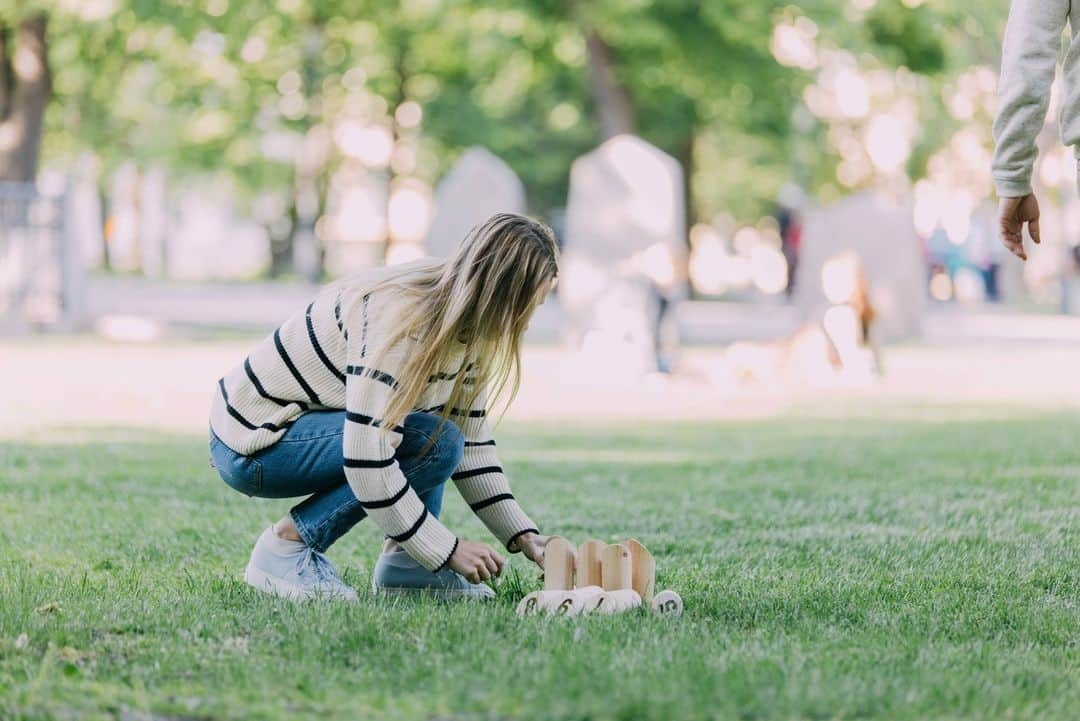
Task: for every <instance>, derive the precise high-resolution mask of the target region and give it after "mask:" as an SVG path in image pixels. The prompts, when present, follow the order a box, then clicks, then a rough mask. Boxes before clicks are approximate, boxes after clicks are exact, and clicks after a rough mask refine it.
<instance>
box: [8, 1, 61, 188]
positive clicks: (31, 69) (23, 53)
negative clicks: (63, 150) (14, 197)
mask: <svg viewBox="0 0 1080 721" xmlns="http://www.w3.org/2000/svg"><path fill="white" fill-rule="evenodd" d="M47 25H48V17H47V15H46V14H45V13H44V12H42V11H40V10H37V9H34V10H33V11H32V12H30V13H28V14H26V15H24V16H22V17H19V16H18V15H16V14H15V13H2V14H0V180H19V181H29V180H33V179H34V177H35V176H36V175H37V165H38V153H39V151H40V148H41V136H42V122H43V119H44V117H45V108H46V106H47V105H48V102H49V96H50V94H51V78H50V74H49V59H48V52H47V49H46V47H47V46H46V27H47ZM13 28H17V32H16V37H15V39H14V43H13V42H12V29H13Z"/></svg>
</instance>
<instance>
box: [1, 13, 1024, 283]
mask: <svg viewBox="0 0 1080 721" xmlns="http://www.w3.org/2000/svg"><path fill="white" fill-rule="evenodd" d="M909 5H916V6H915V7H909ZM991 5H993V7H991ZM859 7H862V8H863V9H862V10H859V9H857V8H855V6H854V5H853V4H852V3H851V2H850V0H806V1H805V2H801V3H799V4H798V6H795V5H791V4H790V3H788V2H780V0H763V1H761V2H731V1H730V0H702V1H700V2H699V1H698V0H651V1H647V0H534V2H530V3H519V2H515V1H512V0H489V1H487V2H480V0H454V1H450V0H402V2H397V3H389V2H384V1H381V0H355V1H353V2H345V1H344V0H318V1H316V0H245V1H244V2H240V1H239V0H159V1H155V2H151V1H150V0H52V1H51V2H46V1H45V0H40V1H39V2H36V3H30V2H16V0H0V21H2V22H0V29H3V30H4V32H2V33H0V44H2V45H3V46H4V48H5V49H6V50H8V52H6V53H4V54H3V57H9V56H10V47H9V46H10V45H16V46H17V45H19V44H20V43H21V40H19V41H18V42H15V41H13V35H14V33H13V31H14V29H15V28H18V27H20V23H22V22H23V21H24V20H26V19H28V18H31V17H40V18H42V20H41V22H42V25H41V32H40V34H39V37H40V38H41V40H40V41H39V44H38V47H40V48H41V49H42V52H41V55H40V57H41V59H42V62H41V67H42V68H44V69H46V71H47V70H48V68H50V67H51V68H52V71H53V94H54V96H55V102H52V103H51V104H49V106H48V109H47V112H46V125H45V139H44V148H43V151H44V153H45V155H46V157H56V156H70V155H74V154H76V153H79V152H82V151H91V152H93V153H95V154H96V155H98V156H99V157H100V158H101V160H102V164H101V167H102V172H103V174H106V175H107V174H108V173H110V172H111V171H112V170H113V169H114V168H115V167H117V166H118V165H119V164H120V163H122V162H125V161H132V160H133V161H135V162H136V163H137V164H139V165H140V166H142V167H148V166H151V165H158V166H162V167H165V168H167V169H169V171H170V172H171V173H172V174H174V175H184V174H188V173H191V174H205V173H207V172H208V171H209V172H214V173H219V174H221V175H224V176H226V177H228V178H229V179H231V181H232V182H233V184H234V185H235V187H236V189H237V190H238V192H239V193H240V195H241V197H242V198H244V199H246V200H247V201H249V202H250V203H251V204H252V207H253V209H254V210H255V215H256V216H257V217H258V218H260V220H261V221H262V222H265V223H266V225H267V227H268V228H269V230H270V233H271V237H272V238H273V248H274V268H275V270H276V271H280V272H284V271H285V270H287V269H288V267H289V266H290V263H291V259H292V257H293V254H294V250H293V245H294V241H295V240H296V238H297V237H298V234H300V235H301V236H303V237H304V238H305V239H307V240H312V239H316V238H317V237H318V235H317V234H315V233H314V230H315V227H314V224H315V221H316V219H317V218H318V217H319V216H320V215H322V213H323V212H324V211H325V210H326V199H327V194H328V189H329V188H330V187H331V185H332V180H333V178H334V177H335V173H337V172H339V171H340V170H341V169H342V168H343V167H348V166H349V165H350V164H352V163H353V162H354V159H352V158H350V157H349V156H348V154H347V153H344V152H343V150H342V148H341V147H340V143H339V142H338V140H337V135H336V133H337V131H338V130H339V129H340V123H341V122H342V120H344V119H353V120H355V121H356V123H359V124H362V125H364V126H365V127H369V126H370V127H380V128H386V129H389V130H390V131H391V133H392V144H393V147H394V148H395V150H396V149H401V150H402V152H394V153H393V155H392V157H391V158H390V159H389V160H388V161H387V162H386V163H385V165H384V166H382V167H384V169H383V170H379V172H382V173H385V174H386V175H387V176H388V179H389V182H390V184H391V185H394V184H395V183H396V182H397V180H398V179H406V178H412V177H416V178H421V179H423V180H425V181H427V182H434V181H436V180H437V179H438V177H439V176H440V175H441V174H442V173H443V172H444V171H445V170H446V169H447V168H448V167H449V166H450V165H451V164H452V163H453V161H454V160H455V159H456V157H457V156H458V154H459V153H460V152H461V151H463V150H464V149H465V148H467V147H469V146H471V145H483V146H485V147H487V148H489V149H490V150H492V151H493V152H495V153H496V154H497V155H499V156H501V157H503V158H504V159H505V160H506V161H507V162H508V163H509V164H510V166H511V167H512V168H514V170H515V171H516V172H517V173H518V174H519V175H520V176H521V177H522V179H523V181H524V182H525V185H526V187H527V189H528V191H529V196H530V204H531V205H532V207H533V208H534V210H535V211H537V212H540V213H545V212H547V211H548V210H549V209H551V208H557V207H559V206H561V205H562V204H563V203H564V202H565V198H566V190H567V188H566V184H567V180H568V172H569V168H570V164H571V163H572V161H573V160H574V158H576V157H577V156H578V155H580V154H582V153H584V152H586V151H588V150H590V149H591V148H592V147H594V146H595V145H596V144H597V143H599V142H601V141H602V140H603V139H605V138H607V137H610V136H611V135H613V134H617V133H619V132H626V131H633V132H636V133H638V134H639V135H641V136H642V137H644V138H645V139H646V140H648V141H650V142H652V143H654V144H655V145H657V146H659V147H660V148H662V149H664V150H666V151H667V152H669V153H671V154H672V155H674V156H675V157H677V158H678V159H679V160H680V161H681V162H682V164H683V167H684V170H685V172H686V174H687V181H688V183H687V185H688V189H689V193H688V196H689V197H688V200H690V201H691V202H692V212H691V214H690V219H691V221H693V220H695V219H708V218H711V217H712V216H713V215H714V214H716V213H718V212H731V213H732V214H734V215H736V216H737V217H738V218H740V219H742V220H753V219H755V218H756V217H758V216H759V215H761V214H762V213H764V212H767V211H768V210H769V209H770V207H771V205H772V203H773V201H774V199H775V197H776V194H777V191H778V190H779V188H780V187H781V186H782V185H783V184H784V183H785V182H788V181H789V180H791V179H793V178H795V179H797V180H799V181H801V182H802V183H803V184H804V185H805V186H806V187H807V188H808V190H810V191H811V192H812V193H819V194H821V195H822V196H823V197H829V196H830V195H834V194H836V193H840V192H844V189H843V188H841V187H840V186H839V185H838V184H837V180H836V171H837V164H838V162H839V159H838V154H837V152H836V151H835V149H834V148H833V147H832V145H831V142H830V140H829V132H830V129H831V128H832V127H833V124H832V122H831V121H828V120H825V119H821V118H816V117H814V116H813V115H812V114H810V113H809V112H808V110H807V109H806V107H805V103H804V91H805V89H806V88H807V87H808V86H809V85H811V84H812V83H814V82H815V81H816V80H818V68H817V67H793V66H790V65H783V64H781V63H779V62H777V60H776V58H775V57H774V56H773V48H772V47H771V42H772V39H773V33H774V30H775V28H776V26H777V25H778V24H779V23H781V22H788V21H793V20H794V19H796V18H798V17H805V18H809V19H810V20H812V24H813V27H814V32H815V33H816V35H815V37H814V38H813V42H814V43H816V45H817V46H818V47H819V48H830V47H831V48H837V49H841V48H842V49H844V50H846V51H847V52H848V53H849V54H850V56H851V57H852V58H853V60H854V61H856V62H858V63H860V64H863V65H867V66H868V67H884V68H896V67H900V66H904V67H907V68H908V69H909V70H910V71H911V73H912V74H913V75H914V78H915V79H914V81H913V82H914V85H915V86H917V87H918V88H919V91H918V92H919V97H918V101H919V104H920V108H919V112H920V120H921V121H923V120H924V121H925V122H920V127H919V134H918V135H917V136H916V137H915V138H914V149H913V152H912V160H911V161H910V163H909V169H910V170H911V171H912V172H916V173H918V172H921V169H922V166H923V165H924V164H925V162H926V160H927V158H929V157H932V156H933V154H934V152H936V150H937V149H938V148H939V147H941V145H942V144H943V143H945V142H947V140H948V138H949V137H951V135H952V134H953V133H954V132H955V131H956V129H957V128H958V127H959V126H960V125H961V124H962V123H963V122H970V120H969V121H963V120H961V119H957V118H954V117H952V115H950V113H949V112H948V111H947V109H946V108H944V105H943V102H942V93H943V92H944V91H945V89H946V88H948V87H950V84H951V83H953V82H954V81H955V80H956V78H957V77H959V76H960V75H961V74H963V73H964V72H965V71H967V70H968V69H969V68H970V67H971V65H972V64H973V63H982V64H989V65H993V64H994V62H995V61H996V57H997V53H998V50H999V39H1000V30H1001V27H1002V25H1003V21H1004V13H1005V9H1004V8H1003V7H998V6H997V5H996V4H989V5H986V4H984V5H978V4H976V5H974V6H972V5H970V4H969V3H962V2H960V0H927V2H924V3H922V4H917V3H916V4H913V3H906V2H901V1H900V0H877V2H876V3H874V2H870V3H863V4H861V5H860V6H859ZM42 13H47V17H48V33H47V34H46V33H45V25H44V18H45V17H46V16H45V15H43V14H42ZM28 47H30V45H28ZM46 49H47V53H46V52H45V50H46ZM46 57H47V59H48V61H47V62H46V61H45V58H46ZM8 67H11V68H12V71H13V72H14V71H17V70H18V63H13V64H11V65H4V66H3V68H4V69H5V71H4V72H0V99H2V102H0V109H2V110H4V111H6V112H11V111H10V108H13V107H14V105H15V104H17V103H15V97H16V95H17V93H16V92H14V91H15V90H16V89H17V88H18V87H19V83H15V82H13V81H14V80H15V78H14V75H13V73H8V72H6V68H8ZM43 77H44V78H45V79H46V80H47V78H48V72H46V73H45V75H44V76H43ZM43 87H44V88H45V92H44V93H42V92H40V90H41V88H42V86H41V85H39V86H37V91H35V92H34V93H29V94H27V95H25V96H24V97H26V98H29V97H30V96H33V97H35V98H37V100H36V101H35V102H36V103H37V104H38V105H39V106H40V107H42V108H44V107H45V102H46V101H47V99H48V97H49V95H48V90H47V88H48V85H47V84H45V85H44V86H43ZM23 88H24V91H27V90H30V89H32V88H33V86H32V85H27V84H24V85H23ZM20 102H23V101H20ZM25 107H26V108H28V109H32V108H33V107H36V106H35V104H34V103H29V102H27V103H26V104H25ZM403 107H404V108H407V112H406V111H402V112H403V114H401V115H400V117H399V112H398V111H399V109H402V108H403ZM6 117H7V118H8V119H10V118H11V117H14V116H13V115H8V116H6ZM25 117H27V118H30V119H31V120H32V119H33V113H30V114H29V115H26V116H25ZM401 118H405V119H406V122H404V123H403V122H401ZM421 118H422V119H421ZM414 121H415V122H414ZM32 125H33V123H30V124H29V125H27V126H25V127H28V128H29V127H31V126H32ZM11 127H14V126H13V125H11V124H10V123H8V122H7V121H5V124H4V125H0V129H7V128H11ZM10 132H11V131H10V130H4V133H10ZM0 137H7V136H0ZM24 137H25V138H26V139H27V140H26V142H25V143H23V144H22V145H19V147H24V148H25V147H31V146H34V143H32V142H31V141H30V139H31V138H32V137H33V133H32V132H31V133H27V134H25V136H24ZM16 145H18V144H16ZM12 147H14V146H12ZM34 147H36V146H34ZM406 151H407V152H406ZM5 152H7V151H5ZM4 157H5V158H6V156H4ZM14 167H16V164H15V163H13V162H9V161H7V160H4V168H5V172H6V169H7V168H14ZM29 174H30V176H32V175H33V172H32V171H31V172H30V173H29ZM313 242H314V241H313ZM315 249H316V250H318V247H317V243H316V244H315Z"/></svg>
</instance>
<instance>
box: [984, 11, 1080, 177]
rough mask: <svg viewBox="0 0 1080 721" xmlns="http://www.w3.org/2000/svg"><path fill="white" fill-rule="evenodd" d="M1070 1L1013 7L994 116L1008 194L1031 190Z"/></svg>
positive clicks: (999, 172) (997, 163)
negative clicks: (1033, 170) (1037, 138)
mask: <svg viewBox="0 0 1080 721" xmlns="http://www.w3.org/2000/svg"><path fill="white" fill-rule="evenodd" d="M1070 2H1071V0H1013V4H1012V9H1011V10H1010V11H1009V22H1008V24H1007V25H1006V26H1005V43H1004V46H1003V48H1002V52H1001V77H1000V79H999V81H998V100H999V102H998V111H997V118H996V119H995V120H994V164H993V176H994V186H995V187H996V188H997V193H998V195H999V196H1000V197H1002V198H1017V197H1020V196H1024V195H1027V194H1028V193H1030V192H1031V172H1032V169H1033V167H1034V165H1035V157H1036V155H1037V154H1038V150H1037V148H1036V147H1035V139H1036V137H1038V135H1039V131H1040V130H1042V127H1043V124H1044V123H1045V122H1046V109H1047V106H1048V105H1049V104H1050V86H1051V85H1053V82H1054V69H1055V66H1056V64H1057V59H1058V55H1059V54H1060V52H1061V33H1062V31H1064V29H1065V23H1066V22H1067V21H1068V18H1069V5H1070Z"/></svg>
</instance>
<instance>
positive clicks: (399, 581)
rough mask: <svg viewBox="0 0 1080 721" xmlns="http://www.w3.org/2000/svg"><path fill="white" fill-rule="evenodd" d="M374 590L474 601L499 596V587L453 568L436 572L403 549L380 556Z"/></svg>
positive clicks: (373, 582)
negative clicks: (473, 580) (472, 579)
mask: <svg viewBox="0 0 1080 721" xmlns="http://www.w3.org/2000/svg"><path fill="white" fill-rule="evenodd" d="M371 590H372V591H374V592H375V593H376V594H385V595H388V596H408V595H423V596H432V597H434V598H445V599H469V600H473V601H486V600H488V599H491V598H495V591H493V590H491V587H490V586H487V585H485V584H483V583H469V582H468V581H466V580H465V577H464V576H462V575H461V574H460V573H458V572H457V571H453V570H451V569H449V568H444V569H442V570H441V571H439V572H438V573H432V572H431V571H429V570H427V569H426V568H424V567H423V566H421V565H420V564H419V563H418V562H416V561H414V560H413V558H412V557H411V556H410V555H409V554H408V553H406V552H405V551H404V550H403V549H398V550H397V551H391V552H390V553H384V554H382V555H380V556H379V560H378V561H377V562H376V563H375V573H374V574H373V577H372V579H371Z"/></svg>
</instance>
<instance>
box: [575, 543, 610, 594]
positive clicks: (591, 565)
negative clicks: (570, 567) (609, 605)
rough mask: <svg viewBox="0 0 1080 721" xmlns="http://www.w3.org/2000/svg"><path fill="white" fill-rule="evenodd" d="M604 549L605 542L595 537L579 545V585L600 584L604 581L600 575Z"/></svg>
mask: <svg viewBox="0 0 1080 721" xmlns="http://www.w3.org/2000/svg"><path fill="white" fill-rule="evenodd" d="M603 550H604V542H603V541H597V540H595V539H592V540H588V541H585V543H583V544H581V545H580V546H578V555H577V585H578V587H579V588H580V587H582V586H599V585H600V584H601V583H602V582H603V578H602V577H601V575H600V554H601V553H602V552H603Z"/></svg>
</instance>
